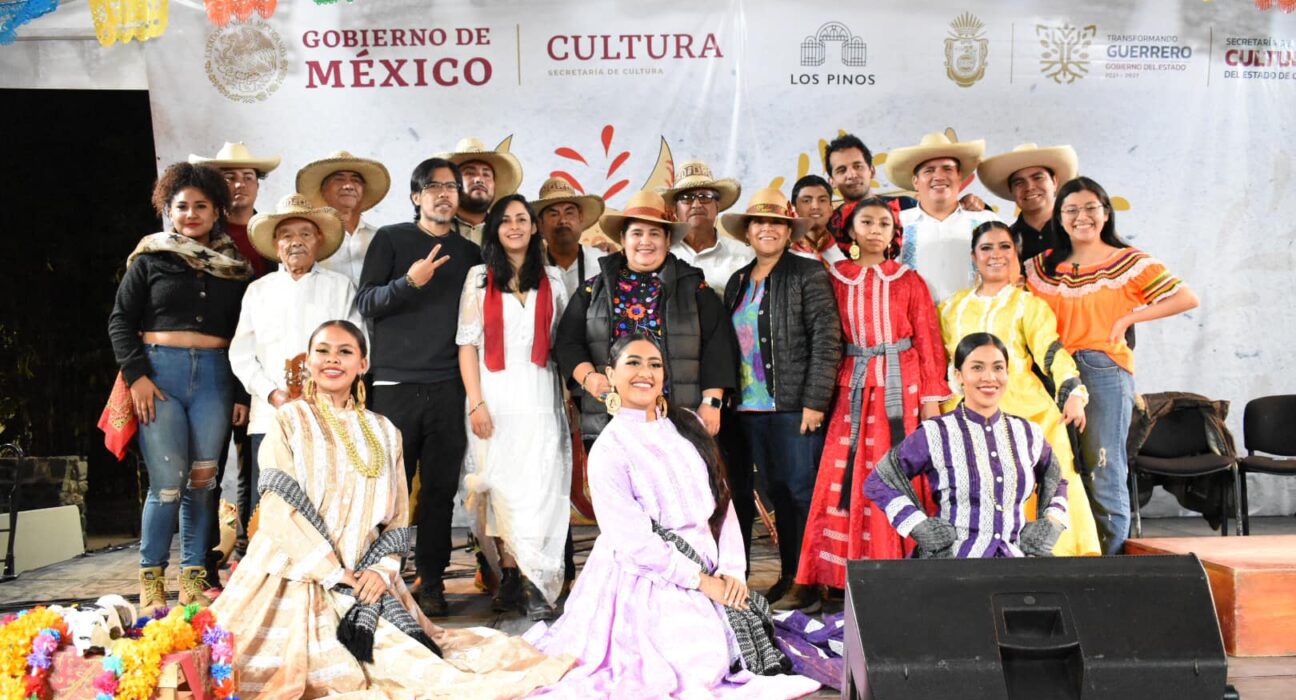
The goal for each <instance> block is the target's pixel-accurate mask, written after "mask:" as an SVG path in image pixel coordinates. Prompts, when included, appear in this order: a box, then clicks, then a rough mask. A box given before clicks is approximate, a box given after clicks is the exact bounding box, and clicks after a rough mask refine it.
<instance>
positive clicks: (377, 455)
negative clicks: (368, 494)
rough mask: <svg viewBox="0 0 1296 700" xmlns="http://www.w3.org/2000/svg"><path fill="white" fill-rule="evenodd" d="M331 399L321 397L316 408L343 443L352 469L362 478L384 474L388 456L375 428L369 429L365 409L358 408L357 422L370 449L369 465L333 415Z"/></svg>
mask: <svg viewBox="0 0 1296 700" xmlns="http://www.w3.org/2000/svg"><path fill="white" fill-rule="evenodd" d="M329 403H330V402H329V399H328V397H326V396H321V397H318V398H316V399H315V406H316V408H318V409H319V412H320V415H321V416H323V417H324V423H325V424H326V425H328V427H329V430H332V431H333V435H334V436H336V437H337V439H338V440H340V441H341V442H342V447H344V448H345V449H346V453H347V457H348V458H350V460H351V467H352V468H353V469H355V470H356V471H357V472H359V473H360V474H361V475H362V476H365V477H368V478H370V479H372V478H374V477H376V476H378V475H379V474H381V473H382V469H383V462H385V461H386V458H387V455H386V454H385V453H384V452H383V448H382V443H380V442H378V435H377V434H376V433H374V431H373V428H371V427H369V422H368V421H366V420H365V416H364V414H365V412H364V409H363V408H356V420H358V421H359V422H360V432H361V433H362V434H364V439H365V444H366V445H367V446H368V447H369V463H368V464H365V463H364V460H362V459H360V451H359V450H358V449H356V444H355V441H353V440H352V439H351V435H350V434H349V433H347V431H345V430H343V429H342V425H341V423H339V422H338V419H337V416H335V415H333V408H332V407H331V406H329Z"/></svg>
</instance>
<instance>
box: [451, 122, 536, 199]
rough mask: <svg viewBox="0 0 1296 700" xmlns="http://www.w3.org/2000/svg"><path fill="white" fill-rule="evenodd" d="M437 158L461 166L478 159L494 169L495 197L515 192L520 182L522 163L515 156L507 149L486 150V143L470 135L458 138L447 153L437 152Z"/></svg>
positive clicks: (498, 197)
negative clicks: (457, 141)
mask: <svg viewBox="0 0 1296 700" xmlns="http://www.w3.org/2000/svg"><path fill="white" fill-rule="evenodd" d="M437 157H438V158H445V159H446V160H448V161H450V162H451V163H454V164H455V165H458V166H459V167H463V164H464V163H471V162H472V161H474V160H480V161H482V162H483V163H486V164H487V165H489V166H491V170H493V171H495V199H501V198H503V197H507V196H509V195H511V194H513V193H514V192H517V190H518V185H521V184H522V164H521V163H519V162H518V159H517V157H516V156H514V155H513V154H512V153H509V152H508V151H488V150H486V144H484V143H482V142H481V140H480V139H475V138H472V137H469V138H466V139H460V140H459V143H457V144H455V149H454V150H453V151H451V152H449V153H438V154H437Z"/></svg>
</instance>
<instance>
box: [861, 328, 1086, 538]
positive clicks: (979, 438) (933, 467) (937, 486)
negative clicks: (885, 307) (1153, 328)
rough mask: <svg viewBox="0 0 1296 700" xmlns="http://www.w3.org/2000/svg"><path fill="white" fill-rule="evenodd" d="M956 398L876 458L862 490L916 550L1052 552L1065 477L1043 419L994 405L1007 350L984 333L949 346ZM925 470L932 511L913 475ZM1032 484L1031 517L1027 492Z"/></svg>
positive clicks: (1060, 526)
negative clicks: (958, 389)
mask: <svg viewBox="0 0 1296 700" xmlns="http://www.w3.org/2000/svg"><path fill="white" fill-rule="evenodd" d="M954 378H955V379H956V380H958V381H959V382H961V383H962V385H963V396H964V399H963V402H962V403H961V404H959V406H958V407H957V408H955V409H954V410H953V411H951V412H949V413H946V414H945V415H943V416H939V417H936V418H932V419H930V420H927V421H924V422H923V423H922V425H920V426H919V428H918V430H916V431H914V432H913V433H912V434H910V435H909V437H907V438H905V439H904V441H903V442H901V443H900V445H899V446H898V447H896V448H895V449H893V450H891V452H889V453H888V454H887V456H886V457H885V458H884V459H883V460H882V461H881V462H879V463H878V466H877V468H876V470H875V471H874V472H873V474H871V475H870V476H869V478H868V480H867V481H866V482H865V483H864V494H865V495H866V496H868V497H869V498H870V499H872V500H873V502H874V503H875V504H877V506H878V507H880V508H882V509H883V510H885V511H886V513H887V516H888V517H889V518H890V520H891V524H892V525H893V526H895V529H896V531H897V532H899V533H900V534H901V535H903V536H906V537H913V539H914V541H915V542H917V544H918V549H917V556H918V557H919V558H930V559H948V558H961V559H966V558H975V557H985V558H990V557H1020V556H1037V557H1047V556H1052V553H1053V545H1054V544H1055V543H1056V542H1057V539H1058V536H1059V535H1061V534H1062V531H1063V530H1065V529H1066V528H1067V525H1068V522H1069V519H1068V516H1067V482H1066V480H1065V479H1063V478H1062V474H1061V469H1060V467H1059V466H1058V463H1057V460H1056V459H1054V457H1053V451H1052V449H1050V448H1049V444H1048V442H1047V441H1046V440H1045V439H1044V433H1043V431H1042V430H1041V429H1040V427H1039V426H1038V425H1036V424H1034V423H1032V422H1030V421H1028V420H1026V419H1025V418H1020V417H1018V416H1010V415H1007V414H1004V413H1002V412H1001V411H1000V410H999V400H1000V399H1001V398H1002V397H1003V393H1004V390H1005V389H1006V388H1007V386H1008V350H1007V348H1005V347H1004V344H1003V342H1002V341H1001V340H999V338H997V337H996V336H994V335H992V334H990V333H972V334H969V335H967V336H965V337H964V338H963V340H961V341H959V344H958V347H957V348H956V350H955V352H954ZM919 475H922V476H923V477H925V478H926V479H927V481H928V484H929V485H930V487H931V491H932V495H933V497H934V499H935V501H936V504H937V507H938V511H939V512H938V513H937V514H936V515H935V516H934V517H929V516H928V515H927V514H926V513H924V512H923V511H922V509H921V507H920V506H919V505H918V499H917V497H916V496H915V494H914V492H913V487H912V486H911V484H910V481H909V480H910V479H912V478H914V477H917V476H919ZM1036 489H1038V490H1039V498H1038V499H1037V504H1038V505H1037V514H1036V515H1037V519H1036V520H1034V521H1032V522H1027V519H1026V514H1025V504H1026V500H1027V498H1028V497H1029V496H1030V495H1031V494H1032V493H1034V492H1035V491H1036Z"/></svg>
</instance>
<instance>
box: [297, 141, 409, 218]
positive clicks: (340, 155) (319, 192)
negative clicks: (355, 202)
mask: <svg viewBox="0 0 1296 700" xmlns="http://www.w3.org/2000/svg"><path fill="white" fill-rule="evenodd" d="M339 170H350V171H353V172H357V173H360V177H362V178H364V182H365V186H364V196H363V197H361V198H360V211H368V210H370V209H372V208H374V207H375V206H377V204H378V203H379V202H381V201H382V200H383V197H386V196H387V190H389V189H391V174H390V173H388V172H387V166H385V165H383V164H382V163H379V162H378V161H376V160H371V159H369V158H360V157H357V156H353V155H351V154H350V153H348V152H346V151H333V152H332V153H330V154H328V156H327V157H325V158H321V159H320V160H317V161H314V162H312V163H307V164H306V166H305V167H303V168H302V169H301V170H298V171H297V191H298V192H301V193H302V194H304V195H306V198H307V199H309V200H310V202H311V204H313V205H315V206H317V207H323V206H327V205H326V204H325V202H324V193H323V188H324V181H325V180H327V179H328V177H329V175H332V174H333V173H336V172H338V171H339Z"/></svg>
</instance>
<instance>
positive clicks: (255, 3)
mask: <svg viewBox="0 0 1296 700" xmlns="http://www.w3.org/2000/svg"><path fill="white" fill-rule="evenodd" d="M278 4H279V3H278V0H203V6H204V7H205V8H206V9H207V19H208V21H210V22H211V23H212V24H214V25H216V26H218V27H223V26H225V25H227V24H229V22H230V18H231V16H232V17H237V18H238V21H240V22H246V21H248V18H250V17H251V16H252V13H253V12H256V13H257V14H259V15H261V18H262V19H270V17H272V16H273V15H274V13H275V6H276V5H278Z"/></svg>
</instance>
